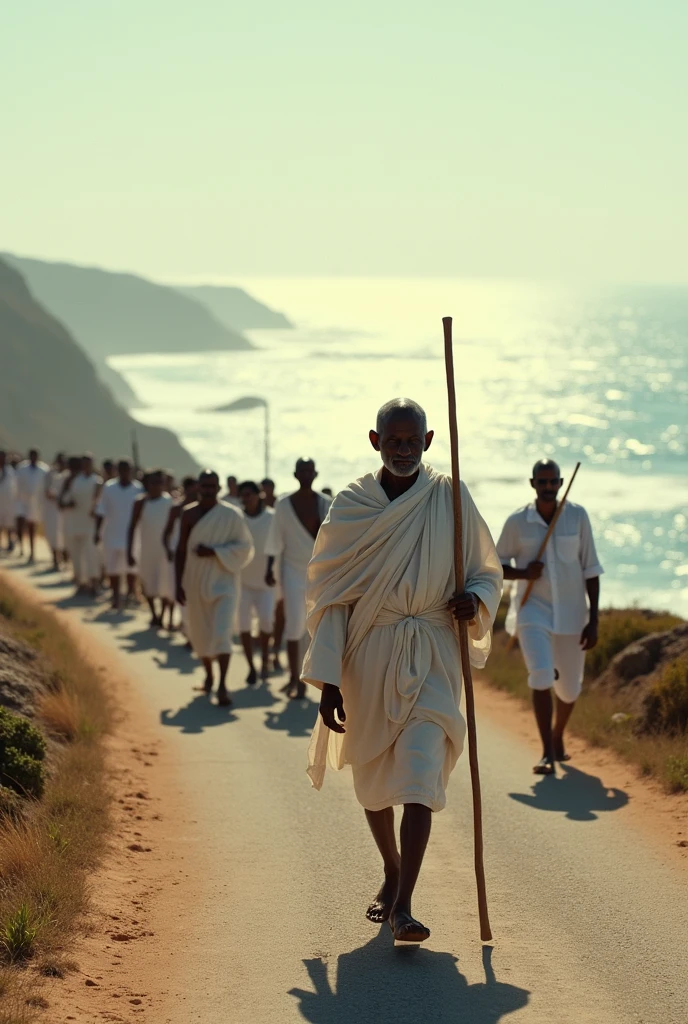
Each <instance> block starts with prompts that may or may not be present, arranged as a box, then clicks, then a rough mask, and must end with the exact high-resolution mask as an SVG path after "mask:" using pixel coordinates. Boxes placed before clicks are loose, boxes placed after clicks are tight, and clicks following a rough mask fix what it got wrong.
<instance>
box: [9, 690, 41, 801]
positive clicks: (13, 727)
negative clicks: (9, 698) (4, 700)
mask: <svg viewBox="0 0 688 1024" xmlns="http://www.w3.org/2000/svg"><path fill="white" fill-rule="evenodd" d="M44 757H45V740H44V739H43V737H42V736H41V734H40V732H39V731H38V729H36V728H35V726H33V725H31V723H30V722H28V721H27V720H26V719H25V718H21V717H20V716H19V715H14V714H12V712H11V711H8V710H7V709H6V708H2V707H0V785H2V786H6V787H8V788H9V789H13V790H14V791H15V792H17V793H21V794H22V795H25V796H35V797H39V796H41V795H42V793H43V788H44V786H45V768H44V765H43V759H44Z"/></svg>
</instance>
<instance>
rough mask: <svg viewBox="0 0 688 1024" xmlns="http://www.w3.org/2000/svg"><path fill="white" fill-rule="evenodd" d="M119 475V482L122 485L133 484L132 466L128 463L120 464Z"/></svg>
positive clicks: (118, 467)
mask: <svg viewBox="0 0 688 1024" xmlns="http://www.w3.org/2000/svg"><path fill="white" fill-rule="evenodd" d="M117 475H118V476H119V482H120V483H121V484H124V485H126V484H130V483H131V466H130V465H129V463H128V462H120V464H119V465H118V466H117Z"/></svg>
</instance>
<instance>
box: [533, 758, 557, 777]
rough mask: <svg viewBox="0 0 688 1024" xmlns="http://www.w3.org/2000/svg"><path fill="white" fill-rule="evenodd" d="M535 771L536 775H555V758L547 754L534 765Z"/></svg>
mask: <svg viewBox="0 0 688 1024" xmlns="http://www.w3.org/2000/svg"><path fill="white" fill-rule="evenodd" d="M533 772H534V774H535V775H554V760H553V759H552V758H551V757H549V756H548V755H547V754H545V755H544V756H543V757H541V758H540V760H539V761H538V763H537V764H536V765H534V766H533Z"/></svg>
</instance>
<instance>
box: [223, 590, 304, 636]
mask: <svg viewBox="0 0 688 1024" xmlns="http://www.w3.org/2000/svg"><path fill="white" fill-rule="evenodd" d="M254 615H255V617H256V618H257V619H258V628H259V629H260V631H261V633H272V627H273V623H274V621H275V594H274V591H272V590H268V589H267V588H266V587H262V588H258V587H247V586H246V584H245V583H242V586H241V599H240V601H239V632H240V633H250V632H251V626H252V625H253V617H254ZM304 628H305V626H304ZM302 635H303V634H302Z"/></svg>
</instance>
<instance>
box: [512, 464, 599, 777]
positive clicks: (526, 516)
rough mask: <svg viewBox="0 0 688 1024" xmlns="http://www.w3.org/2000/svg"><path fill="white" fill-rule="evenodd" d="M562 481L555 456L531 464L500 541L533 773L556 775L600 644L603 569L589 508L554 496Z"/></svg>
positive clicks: (564, 757)
mask: <svg viewBox="0 0 688 1024" xmlns="http://www.w3.org/2000/svg"><path fill="white" fill-rule="evenodd" d="M563 482H564V481H563V479H562V477H561V472H560V470H559V466H558V465H557V464H556V462H553V461H552V460H551V459H541V460H540V461H539V462H536V463H535V465H534V466H533V476H532V479H531V481H530V486H531V487H532V488H533V489H534V490H535V493H536V495H537V497H536V499H535V501H534V502H533V503H531V504H528V505H525V506H524V507H523V508H521V509H519V510H518V511H517V512H514V513H512V515H510V516H509V518H508V519H507V521H506V523H505V524H504V529H503V530H502V534H501V536H500V538H499V541H498V542H497V553H498V555H499V557H500V558H501V561H502V568H503V570H504V579H506V580H517V581H518V582H517V585H516V594H515V597H514V595H513V594H512V598H511V606H510V609H509V615H508V616H507V621H506V628H507V631H508V632H509V633H511V634H512V635H513V634H515V633H517V634H518V640H519V643H520V646H521V650H522V651H523V658H524V660H525V663H526V666H527V668H528V685H529V686H530V688H531V689H532V691H533V708H534V711H535V719H536V721H537V726H538V730H539V732H540V737H541V739H542V757H541V759H540V760H539V761H538V763H537V764H536V765H535V767H534V768H533V771H534V772H535V774H536V775H553V774H554V763H555V761H568V760H569V755H568V754H567V753H566V749H565V745H564V730H565V728H566V725H567V723H568V720H569V718H570V717H571V712H572V711H573V708H574V705H575V703H576V700H577V699H578V697H579V696H580V692H581V688H582V685H583V671H584V668H585V652H586V651H589V650H591V649H592V648H593V647H594V646H595V644H596V643H597V615H598V605H599V599H600V575H601V574H602V573H603V572H604V569H603V568H602V566H601V565H600V564H599V561H598V558H597V552H596V551H595V542H594V540H593V536H592V529H591V527H590V520H589V519H588V514H587V512H586V511H585V509H584V508H582V506H581V505H575V504H574V503H573V502H572V501H566V500H565V503H563V502H562V503H559V502H558V501H557V495H558V494H559V490H560V488H561V486H562V484H563ZM562 506H563V507H562ZM552 524H554V529H552ZM550 531H551V532H550ZM545 541H546V543H545V547H544V552H543V553H542V555H541V557H538V555H539V553H540V551H541V550H542V547H543V543H544V542H545ZM586 591H587V599H588V600H587V603H586ZM588 606H589V607H588ZM552 690H554V694H555V702H554V704H555V706H554V707H553V702H552ZM553 715H554V724H552V718H553Z"/></svg>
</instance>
